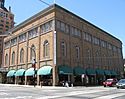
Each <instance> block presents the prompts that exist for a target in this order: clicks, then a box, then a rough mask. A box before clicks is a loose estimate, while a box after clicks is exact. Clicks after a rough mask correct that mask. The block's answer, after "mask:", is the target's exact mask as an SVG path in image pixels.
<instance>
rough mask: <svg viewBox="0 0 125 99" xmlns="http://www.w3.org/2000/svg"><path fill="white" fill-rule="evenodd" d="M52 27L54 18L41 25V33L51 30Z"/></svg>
mask: <svg viewBox="0 0 125 99" xmlns="http://www.w3.org/2000/svg"><path fill="white" fill-rule="evenodd" d="M52 29H53V21H52V20H51V21H49V22H47V23H45V24H43V25H41V26H40V32H41V33H46V32H49V31H51V30H52Z"/></svg>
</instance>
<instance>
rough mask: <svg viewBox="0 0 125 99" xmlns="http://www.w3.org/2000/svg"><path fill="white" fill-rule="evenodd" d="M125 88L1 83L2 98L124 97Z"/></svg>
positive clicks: (73, 98) (111, 98) (108, 98)
mask: <svg viewBox="0 0 125 99" xmlns="http://www.w3.org/2000/svg"><path fill="white" fill-rule="evenodd" d="M124 97H125V89H117V88H115V87H107V88H104V87H103V86H99V87H69V88H66V87H52V86H51V87H44V86H43V87H42V88H41V87H38V86H37V87H33V86H18V85H2V84H0V99H124Z"/></svg>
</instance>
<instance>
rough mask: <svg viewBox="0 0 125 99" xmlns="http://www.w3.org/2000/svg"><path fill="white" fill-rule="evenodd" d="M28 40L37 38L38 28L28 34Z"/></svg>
mask: <svg viewBox="0 0 125 99" xmlns="http://www.w3.org/2000/svg"><path fill="white" fill-rule="evenodd" d="M28 36H29V38H33V37H36V36H38V28H34V29H32V30H30V31H29V32H28Z"/></svg>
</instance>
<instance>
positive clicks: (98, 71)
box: [96, 69, 104, 75]
mask: <svg viewBox="0 0 125 99" xmlns="http://www.w3.org/2000/svg"><path fill="white" fill-rule="evenodd" d="M96 73H97V74H98V75H104V70H102V69H96Z"/></svg>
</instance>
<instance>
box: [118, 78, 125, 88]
mask: <svg viewBox="0 0 125 99" xmlns="http://www.w3.org/2000/svg"><path fill="white" fill-rule="evenodd" d="M116 87H117V88H125V79H121V80H119V81H118V82H117V83H116Z"/></svg>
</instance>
